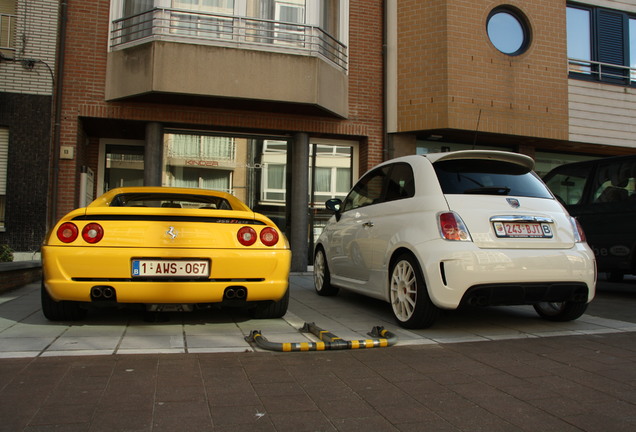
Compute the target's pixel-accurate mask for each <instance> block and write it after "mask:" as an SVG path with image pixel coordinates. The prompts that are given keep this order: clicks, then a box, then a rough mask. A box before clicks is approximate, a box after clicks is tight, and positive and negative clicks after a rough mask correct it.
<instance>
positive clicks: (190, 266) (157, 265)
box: [132, 259, 210, 277]
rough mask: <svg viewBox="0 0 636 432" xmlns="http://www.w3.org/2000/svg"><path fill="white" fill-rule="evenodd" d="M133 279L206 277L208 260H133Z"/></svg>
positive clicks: (208, 273)
mask: <svg viewBox="0 0 636 432" xmlns="http://www.w3.org/2000/svg"><path fill="white" fill-rule="evenodd" d="M132 275H133V277H143V276H145V277H208V276H210V261H208V260H169V259H134V260H133V261H132Z"/></svg>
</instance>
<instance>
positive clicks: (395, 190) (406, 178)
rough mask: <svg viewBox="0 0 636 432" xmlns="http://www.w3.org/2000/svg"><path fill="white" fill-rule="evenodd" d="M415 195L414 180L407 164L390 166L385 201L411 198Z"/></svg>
mask: <svg viewBox="0 0 636 432" xmlns="http://www.w3.org/2000/svg"><path fill="white" fill-rule="evenodd" d="M413 195H415V179H414V177H413V169H412V168H411V166H410V165H409V164H406V163H397V164H395V165H392V168H391V175H390V176H389V183H388V185H387V188H386V199H385V200H386V201H395V200H399V199H404V198H411V197H412V196H413Z"/></svg>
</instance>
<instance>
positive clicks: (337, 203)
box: [325, 198, 342, 220]
mask: <svg viewBox="0 0 636 432" xmlns="http://www.w3.org/2000/svg"><path fill="white" fill-rule="evenodd" d="M325 207H327V210H331V211H332V212H334V214H335V215H336V220H340V209H341V208H342V201H341V200H340V199H338V198H332V199H330V200H327V201H326V202H325Z"/></svg>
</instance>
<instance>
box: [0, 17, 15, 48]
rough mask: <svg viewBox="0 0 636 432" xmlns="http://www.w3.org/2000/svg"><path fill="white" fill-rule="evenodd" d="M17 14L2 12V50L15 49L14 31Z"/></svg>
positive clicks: (0, 32)
mask: <svg viewBox="0 0 636 432" xmlns="http://www.w3.org/2000/svg"><path fill="white" fill-rule="evenodd" d="M16 21H17V15H9V14H0V50H10V51H15V40H14V36H13V32H14V31H15V23H16Z"/></svg>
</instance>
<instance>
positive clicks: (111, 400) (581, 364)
mask: <svg viewBox="0 0 636 432" xmlns="http://www.w3.org/2000/svg"><path fill="white" fill-rule="evenodd" d="M292 289H293V290H292V301H291V304H290V312H289V313H288V314H287V315H286V316H285V319H284V320H261V321H257V320H249V319H248V318H247V317H246V316H244V315H241V314H219V313H217V314H210V313H209V312H208V313H207V314H206V315H197V314H196V313H195V314H194V315H178V314H177V315H171V316H170V320H169V321H167V322H162V323H147V322H144V321H143V320H142V319H141V318H139V317H138V316H136V315H134V314H131V313H124V312H122V313H115V314H114V315H113V314H112V312H111V313H110V314H108V313H98V314H96V315H90V316H89V318H88V319H87V320H86V321H84V322H81V323H78V324H76V325H66V324H55V323H49V322H47V321H45V320H44V319H43V318H42V316H41V312H40V310H39V284H30V285H27V286H25V287H22V288H20V289H18V290H16V291H12V292H10V293H5V294H2V295H0V357H3V358H0V432H5V431H6V432H40V431H42V432H44V431H47V432H48V431H64V432H66V431H68V432H79V431H88V432H96V431H109V432H117V431H148V432H150V431H152V432H160V431H179V432H187V431H197V432H199V431H233V432H234V431H237V432H240V431H250V432H252V431H254V432H259V431H285V432H287V431H294V432H296V431H299V432H301V431H364V432H374V431H434V432H438V431H440V432H445V431H471V432H472V431H487V432H497V431H532V432H534V431H539V430H541V431H558V432H568V431H599V432H601V431H602V432H607V431H612V432H614V431H630V432H631V431H634V430H636V368H635V367H634V365H635V364H636V324H632V323H629V322H624V321H617V320H612V319H607V318H601V317H599V316H592V315H584V316H583V317H581V319H579V320H577V321H575V322H572V323H558V324H553V323H547V322H545V321H543V320H540V319H537V318H536V315H535V314H534V313H532V311H529V310H527V308H525V309H524V308H496V309H492V308H491V309H487V310H474V311H462V312H461V313H457V314H453V313H451V314H447V315H445V316H444V317H442V319H441V320H440V322H439V323H438V324H437V325H436V326H435V327H433V328H431V329H428V330H418V331H406V330H404V329H399V328H396V326H395V325H394V323H393V321H392V318H391V313H390V310H389V308H388V306H387V305H386V304H384V303H382V302H378V301H375V300H370V299H365V298H362V297H360V296H356V295H353V294H347V293H341V295H339V296H338V297H336V298H323V297H319V296H316V295H315V294H314V293H313V292H312V290H313V288H312V285H311V278H310V277H309V276H306V275H295V276H293V277H292ZM626 306H630V305H626ZM304 321H307V322H316V323H317V325H319V326H320V327H322V328H325V329H327V330H329V331H332V332H333V333H335V334H336V335H338V336H340V337H343V338H345V339H358V338H364V337H365V334H366V332H368V331H369V330H371V327H372V326H373V325H383V326H385V327H386V328H387V329H389V330H390V331H392V332H395V333H396V334H398V337H399V338H400V339H399V342H398V344H397V345H396V346H393V347H389V348H373V349H357V350H347V351H324V352H292V353H277V352H267V351H263V350H260V349H258V348H254V347H252V346H250V345H249V344H247V343H246V342H245V341H244V339H243V337H244V335H245V334H248V333H249V332H250V331H251V330H254V329H259V330H261V331H262V333H263V335H264V336H266V337H267V338H268V339H270V340H272V341H301V340H308V337H309V336H307V335H303V334H301V333H299V332H298V331H297V329H298V328H299V327H300V326H301V325H302V323H303V322H304ZM96 354H99V355H96Z"/></svg>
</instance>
